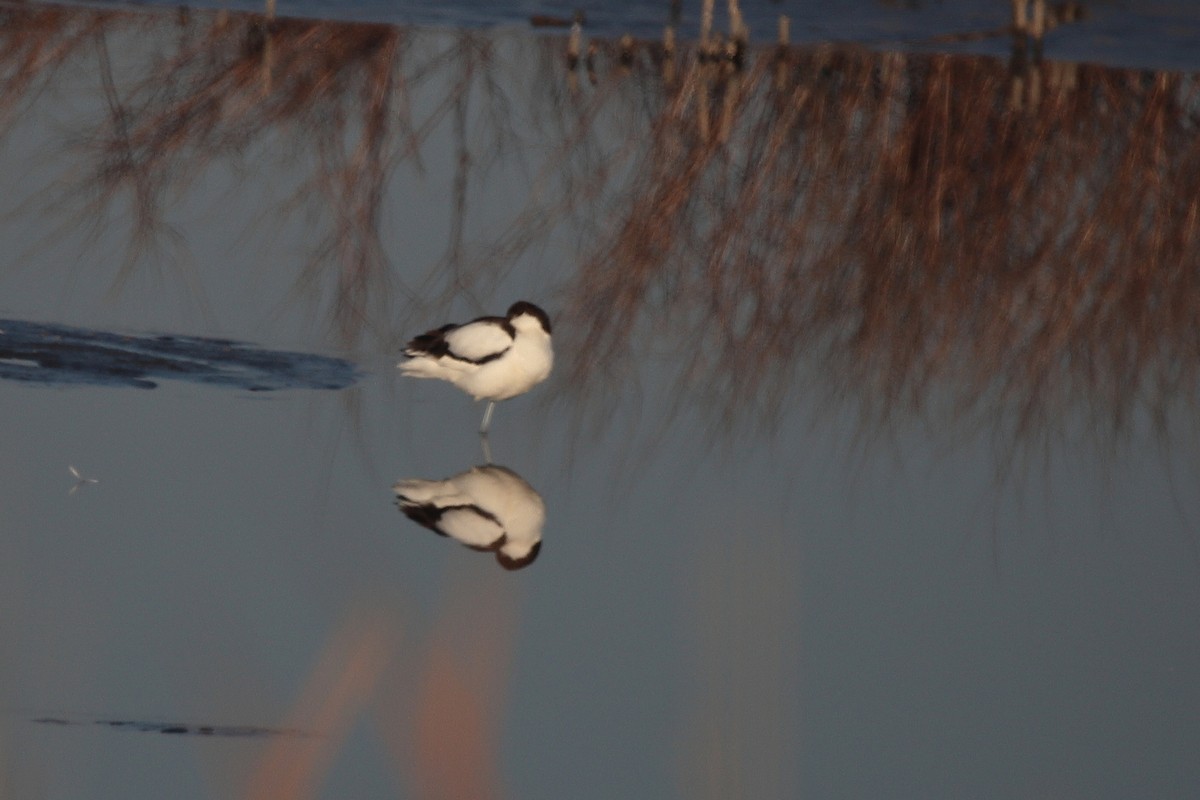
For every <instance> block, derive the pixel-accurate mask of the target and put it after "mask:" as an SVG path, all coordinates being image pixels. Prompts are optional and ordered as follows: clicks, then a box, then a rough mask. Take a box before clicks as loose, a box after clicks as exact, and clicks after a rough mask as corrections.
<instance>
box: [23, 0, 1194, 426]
mask: <svg viewBox="0 0 1200 800" xmlns="http://www.w3.org/2000/svg"><path fill="white" fill-rule="evenodd" d="M1071 5H1072V4H1067V6H1071ZM711 6H712V3H709V4H708V8H709V10H710V11H711ZM1018 6H1020V10H1018ZM736 8H737V4H736V3H733V4H730V8H729V12H728V17H729V24H730V25H731V28H730V33H729V35H728V36H727V37H723V36H722V35H721V34H720V33H718V32H716V31H715V30H714V29H713V28H714V23H713V22H712V21H711V19H708V21H707V22H706V24H705V27H704V36H703V38H702V40H701V41H700V42H698V43H694V44H685V43H681V42H677V41H676V39H675V36H674V34H673V32H672V30H671V29H670V28H668V30H667V32H666V34H665V35H664V37H663V41H661V42H649V41H636V40H633V39H631V38H629V37H623V38H622V39H620V40H617V41H609V40H592V41H590V42H588V43H587V44H586V46H585V45H584V43H583V41H582V38H581V36H582V35H581V33H580V30H579V29H578V28H577V29H576V30H575V31H573V32H572V33H571V34H570V35H569V36H564V37H562V38H548V37H537V38H531V39H529V40H528V41H530V42H533V43H534V48H533V52H532V53H530V48H527V47H526V48H523V50H522V53H521V56H522V59H523V61H522V64H520V65H518V64H514V63H512V62H511V61H507V60H503V59H500V58H498V57H497V44H496V43H497V42H498V41H501V40H502V39H501V35H499V34H496V35H493V34H483V33H471V32H462V33H454V34H450V35H446V34H442V35H440V37H438V38H436V39H435V41H434V44H433V45H429V41H430V40H428V39H426V40H422V39H421V38H420V36H419V35H418V34H417V33H415V32H413V31H410V30H406V29H403V28H396V27H390V26H384V25H367V24H351V23H335V22H323V21H303V20H286V19H267V18H263V17H258V16H255V15H249V14H233V13H228V12H221V13H218V14H200V13H181V14H178V15H174V16H164V15H139V14H132V13H124V12H120V13H118V12H97V11H86V10H72V11H65V10H60V9H43V8H36V9H35V8H34V7H29V8H23V7H18V8H12V9H9V10H8V12H7V21H6V26H5V31H4V34H3V40H2V42H3V47H2V48H0V68H2V69H3V72H2V73H0V74H3V75H4V76H5V77H4V81H3V84H2V86H0V109H6V110H11V109H16V108H18V107H19V106H20V103H21V102H24V101H25V100H24V99H25V98H28V97H30V96H31V95H32V93H33V92H34V91H35V87H36V86H37V85H38V82H39V81H42V82H45V81H50V80H51V77H50V76H51V75H52V74H53V73H54V72H55V70H56V69H58V68H59V67H60V66H61V65H62V64H64V63H66V62H67V61H69V60H70V58H71V57H72V54H74V55H75V57H77V58H80V59H83V58H93V57H96V58H99V64H100V67H101V69H100V73H101V74H102V75H104V76H108V77H106V78H105V80H104V84H105V92H106V96H107V105H108V108H109V114H108V119H107V121H106V122H105V123H104V124H103V125H101V126H100V127H98V128H97V129H96V130H95V131H93V132H92V135H91V136H90V137H89V138H90V141H91V146H92V148H93V152H94V154H95V160H94V162H93V169H92V170H91V172H90V175H89V177H88V178H87V180H86V184H87V192H86V196H87V197H90V198H93V203H92V206H91V208H92V210H93V211H94V212H95V213H97V214H102V213H109V212H112V211H113V210H114V209H119V203H118V202H117V199H118V198H119V197H130V198H132V206H133V208H134V209H135V213H134V214H133V217H134V222H133V223H132V227H133V234H132V241H133V244H132V246H131V249H130V253H131V256H130V258H129V259H128V261H127V264H126V268H125V270H124V271H123V273H122V275H121V276H119V278H118V285H119V284H120V282H121V281H122V280H124V279H125V278H126V277H127V275H128V272H129V271H130V270H132V269H134V267H135V265H136V264H137V263H138V262H139V258H140V254H142V253H143V252H144V251H145V249H146V246H147V243H151V242H162V241H164V240H167V241H169V240H171V238H172V237H173V236H176V235H177V234H176V233H175V232H174V230H173V229H172V228H171V226H170V225H167V224H166V223H165V222H164V218H163V216H162V214H163V209H164V207H165V206H166V205H167V203H168V200H169V198H172V197H176V196H178V195H179V194H180V193H183V192H185V191H186V190H187V189H188V188H189V187H191V186H192V185H193V184H194V183H196V182H197V179H198V178H199V177H200V176H201V175H203V174H204V171H205V169H207V168H208V166H209V165H211V164H212V163H214V162H215V161H216V160H217V159H222V158H229V159H234V160H235V161H236V160H237V159H239V158H242V159H244V158H246V157H247V155H248V154H252V155H253V156H254V157H260V156H261V157H270V158H276V159H279V160H280V162H281V163H282V162H287V163H288V164H289V165H290V170H291V171H290V172H289V173H288V174H292V175H294V174H297V170H296V165H301V166H302V167H303V165H305V164H308V166H309V167H311V168H310V169H308V170H307V171H305V169H303V168H302V169H301V170H300V171H299V173H298V174H300V175H302V176H307V177H302V178H301V179H300V180H299V182H298V184H297V186H296V187H295V191H294V194H293V196H292V197H291V198H290V199H289V200H287V201H286V202H284V203H283V205H282V207H281V208H277V209H269V210H266V211H264V216H266V215H268V214H288V213H293V212H296V211H297V210H298V209H301V208H309V209H310V210H311V207H310V206H309V205H308V204H309V203H310V202H311V201H312V198H314V197H316V198H319V203H318V205H319V206H320V208H321V209H322V210H323V212H324V213H323V217H322V218H323V219H325V220H328V227H327V229H326V230H325V232H324V234H322V235H323V236H324V239H323V240H322V241H321V243H320V244H319V245H318V246H316V247H315V248H314V249H313V251H312V252H313V256H312V258H311V261H310V263H308V264H307V265H306V266H305V267H304V268H303V269H302V270H300V272H299V274H298V275H297V278H296V282H295V285H296V287H297V297H298V298H305V299H306V302H309V303H310V304H312V306H313V307H315V308H318V309H320V310H321V311H322V312H323V313H324V314H325V315H326V317H327V319H328V320H329V321H330V324H331V327H332V328H334V329H335V330H336V331H337V334H338V338H339V340H340V341H341V342H343V343H346V344H353V343H356V342H358V341H360V340H361V339H362V338H363V337H364V336H367V335H370V336H373V337H374V338H375V339H376V340H377V341H382V342H389V341H395V340H396V337H395V336H394V335H393V331H394V330H396V326H397V322H396V320H395V317H396V315H395V314H394V313H393V312H394V310H395V309H394V308H393V301H394V300H396V299H397V298H404V311H405V314H406V315H412V314H415V315H418V316H420V315H422V313H423V311H424V310H427V309H429V308H442V307H445V306H447V305H449V304H450V303H451V302H456V301H457V299H458V298H464V297H465V298H467V302H469V303H472V304H475V299H477V298H479V297H480V296H482V295H485V294H487V293H488V292H489V291H490V287H494V286H496V285H498V282H499V281H500V280H501V278H502V277H503V276H504V275H507V274H508V272H509V270H511V268H512V267H513V266H514V265H515V264H517V263H518V262H519V261H522V260H523V259H525V260H534V259H536V258H537V255H536V254H537V253H538V252H539V249H540V248H542V247H545V246H546V245H547V243H548V242H550V241H551V240H554V239H558V240H560V241H561V239H562V237H563V236H564V235H567V236H572V237H574V239H575V240H577V241H579V242H580V252H581V255H580V259H579V263H578V265H577V267H576V268H575V271H574V272H573V273H572V274H570V275H567V276H562V275H558V276H555V280H556V281H557V282H558V284H557V285H558V287H559V288H558V291H559V295H560V298H561V299H562V308H561V313H562V316H563V318H564V319H569V320H571V324H570V325H564V326H563V336H562V339H563V340H564V341H563V344H564V351H565V353H566V354H567V357H565V358H563V359H562V363H563V365H565V368H564V369H563V370H562V371H561V374H560V376H559V378H560V380H559V386H560V387H561V388H562V391H563V394H564V395H565V396H566V397H567V398H569V400H570V402H572V403H575V404H576V406H575V407H576V408H579V409H584V408H590V409H592V412H591V415H592V418H593V419H597V418H598V419H602V418H603V416H604V412H603V409H608V408H611V407H612V402H611V401H612V398H613V395H614V393H617V392H620V391H622V381H621V380H614V378H617V379H620V378H624V377H628V376H629V375H630V371H631V370H632V369H633V367H632V366H631V365H633V364H640V363H646V362H647V361H648V360H653V361H654V363H656V364H659V365H668V366H667V367H666V368H667V370H668V371H669V373H670V376H671V379H672V381H673V383H674V391H675V398H676V403H675V407H680V406H682V405H697V406H699V407H701V408H703V409H704V410H706V411H707V412H708V414H709V418H710V420H711V421H712V422H713V425H714V427H717V428H726V429H728V428H732V427H737V426H744V425H749V426H754V427H759V428H762V429H766V430H770V429H773V428H774V427H775V425H776V424H777V423H778V422H779V420H780V419H781V418H783V417H784V416H785V415H787V414H789V413H791V411H792V410H793V409H794V408H796V407H797V405H798V404H800V403H801V402H805V403H807V404H810V405H811V404H812V403H814V402H815V403H817V404H820V403H821V402H824V403H826V404H828V405H829V406H831V407H838V408H842V407H844V406H845V405H846V404H847V402H849V403H851V404H853V405H855V406H856V407H858V408H859V409H860V411H861V413H862V415H863V420H864V426H865V429H866V430H878V429H880V428H884V429H886V428H888V427H889V426H891V425H893V424H895V423H897V422H900V421H912V420H929V419H938V420H945V419H948V418H953V419H954V420H956V421H957V422H958V423H959V424H961V425H965V426H985V427H990V428H992V429H994V430H995V431H996V432H997V433H998V434H999V435H1001V436H1002V437H1004V438H1006V439H1007V438H1009V437H1014V436H1015V437H1016V438H1017V439H1020V440H1028V441H1038V440H1041V439H1044V438H1045V437H1046V436H1048V435H1051V434H1053V433H1054V432H1055V431H1058V430H1060V429H1061V428H1062V427H1063V426H1064V425H1065V424H1066V423H1065V420H1067V419H1068V418H1070V417H1072V415H1073V414H1074V413H1076V412H1082V413H1083V414H1084V415H1085V419H1086V423H1085V425H1084V427H1085V428H1086V429H1088V430H1089V431H1092V432H1099V433H1101V434H1102V435H1103V436H1104V437H1113V436H1116V437H1119V436H1121V435H1123V434H1124V432H1126V431H1127V430H1128V428H1129V426H1130V425H1131V424H1133V421H1134V419H1135V417H1137V415H1138V414H1140V413H1145V414H1146V415H1147V416H1148V417H1149V418H1150V419H1151V420H1152V421H1153V423H1154V424H1155V425H1157V426H1159V428H1160V429H1165V426H1166V424H1167V417H1168V415H1169V413H1170V411H1171V409H1172V406H1173V404H1174V403H1177V402H1179V401H1181V400H1183V401H1185V402H1188V403H1190V402H1192V400H1193V399H1194V397H1195V389H1196V385H1197V377H1198V375H1197V365H1198V364H1200V340H1198V339H1197V337H1196V335H1195V331H1196V330H1197V319H1198V317H1200V313H1198V312H1200V292H1198V289H1200V287H1198V286H1197V282H1200V270H1198V269H1197V267H1198V266H1200V265H1198V264H1197V261H1196V256H1195V253H1196V252H1197V238H1198V234H1197V225H1198V223H1197V219H1198V216H1200V207H1198V204H1200V200H1197V198H1198V197H1200V145H1198V144H1197V140H1196V137H1195V136H1194V133H1195V130H1196V126H1197V113H1196V110H1197V98H1196V87H1197V84H1196V81H1195V79H1194V78H1193V77H1192V76H1189V75H1183V74H1176V73H1167V72H1147V71H1134V70H1121V69H1112V68H1107V67H1099V66H1089V65H1082V64H1066V63H1056V62H1049V61H1042V60H1041V58H1040V53H1041V36H1042V34H1043V32H1044V29H1045V28H1046V27H1047V26H1048V24H1049V23H1048V22H1047V20H1048V19H1049V21H1051V22H1053V21H1056V20H1057V19H1058V17H1055V16H1053V15H1051V16H1050V17H1047V14H1050V12H1051V11H1053V12H1054V13H1055V14H1059V16H1062V14H1060V13H1059V11H1057V10H1055V9H1050V10H1047V8H1046V6H1045V4H1044V3H1041V2H1035V3H1034V4H1033V6H1032V7H1031V9H1032V10H1029V11H1026V10H1025V4H1024V3H1017V4H1014V28H1013V29H1012V30H1013V31H1014V34H1013V54H1014V55H1013V58H1012V60H1011V61H1010V62H1009V63H1004V62H1003V61H1001V60H997V59H990V58H980V57H967V56H949V55H924V54H921V55H918V54H902V53H877V52H870V51H866V50H860V49H855V48H853V47H832V46H819V47H810V48H795V47H790V46H788V45H787V44H786V38H787V35H788V26H787V20H786V18H783V19H781V23H780V39H781V42H780V44H778V45H775V46H773V47H767V48H751V47H748V46H747V45H746V44H745V31H744V30H739V28H738V20H739V19H740V17H739V16H738V15H737V14H735V13H734V12H735V11H736ZM1064 8H1065V7H1064ZM1067 11H1070V9H1069V8H1068V9H1067ZM1063 13H1066V12H1063ZM1022 15H1024V16H1022ZM1029 15H1032V16H1029ZM1070 18H1071V17H1070V16H1066V17H1063V19H1066V20H1068V21H1069V19H1070ZM1023 19H1024V20H1025V22H1024V23H1022V20H1023ZM1022 24H1024V25H1025V27H1022ZM134 28H137V29H139V30H145V29H151V28H153V29H155V30H157V31H158V32H159V34H160V35H159V37H158V39H157V44H156V47H157V48H159V51H157V52H154V53H153V54H152V57H150V58H148V59H146V64H148V65H151V66H152V68H149V67H148V66H146V65H142V67H141V72H138V68H137V67H136V65H135V67H134V68H133V69H132V71H133V73H134V74H135V77H134V78H132V79H130V78H128V74H129V73H130V71H131V68H130V66H129V65H125V67H124V68H123V69H116V68H114V67H112V66H111V65H110V64H109V61H110V59H111V58H112V55H111V54H110V53H109V52H108V50H107V49H106V47H105V45H104V43H105V42H106V41H107V40H109V39H111V38H112V37H113V36H115V34H116V32H117V31H118V30H122V31H128V30H131V29H134ZM168 30H171V31H174V33H173V35H172V36H170V37H167V36H165V35H163V34H164V33H165V32H166V31H168ZM1031 38H1032V41H1033V42H1034V46H1030V41H1031ZM422 42H424V44H422ZM97 54H98V55H97ZM530 65H532V68H533V69H534V70H535V75H536V78H537V79H536V81H534V84H535V85H534V88H528V89H525V87H522V89H523V91H517V89H516V88H514V86H513V85H512V84H513V82H514V81H526V80H527V77H526V76H527V75H528V73H527V72H522V71H521V69H524V68H526V67H529V66H530ZM518 67H520V69H518ZM581 71H582V72H583V73H584V74H585V75H586V76H587V80H586V81H580V80H579V79H578V78H579V73H580V72H581ZM121 76H126V77H121ZM422 86H424V87H425V88H429V87H436V89H437V95H438V98H439V99H438V102H436V103H434V104H432V105H431V104H430V103H429V102H427V101H428V100H429V97H428V96H423V99H424V100H425V101H426V102H422V103H415V102H414V99H415V98H416V97H417V94H416V90H417V88H418V87H422ZM518 103H525V104H527V106H528V108H514V106H515V104H518ZM9 113H11V111H10V112H9ZM518 120H519V121H518ZM439 132H447V133H449V134H450V135H451V137H452V141H453V145H452V148H453V150H454V152H455V154H456V163H457V166H456V167H455V169H454V171H453V173H454V174H453V175H452V177H451V178H450V182H451V187H450V195H451V197H452V201H451V207H450V209H449V212H448V218H449V234H448V238H447V244H446V248H445V255H444V257H443V258H441V259H440V260H438V261H437V262H436V263H432V264H425V265H418V266H416V267H415V272H414V271H413V268H412V267H411V266H410V267H409V268H407V271H406V272H405V273H404V274H405V275H406V277H405V278H404V279H401V278H400V277H399V275H400V274H401V272H400V271H399V270H398V269H397V268H396V265H395V264H394V262H395V261H396V259H397V254H396V252H395V250H394V248H395V246H396V244H395V243H394V242H389V241H385V239H384V238H382V236H381V231H384V230H386V228H387V224H386V214H387V213H388V211H387V198H388V196H389V192H390V191H391V189H390V187H391V181H393V179H394V173H395V172H396V169H397V167H398V166H399V165H400V164H409V165H414V166H418V167H419V166H420V164H421V163H422V158H423V155H425V153H426V149H427V142H428V140H429V139H430V137H431V136H434V135H437V134H438V133H439ZM269 133H270V134H271V135H268V134H269ZM276 133H277V134H278V135H275V134H276ZM500 157H512V158H514V159H516V160H518V161H522V160H523V163H527V166H528V168H529V169H528V172H527V174H528V175H529V182H528V186H527V187H523V190H522V191H523V192H524V194H522V195H520V196H522V197H527V198H528V199H527V201H526V202H525V204H524V205H523V206H520V204H515V206H517V207H514V208H512V209H511V210H510V211H509V216H508V223H507V226H506V227H502V228H501V229H499V230H496V229H493V230H490V231H488V232H486V233H485V234H483V235H482V236H475V235H473V232H472V229H471V228H470V226H469V224H468V223H469V218H468V211H467V210H468V206H469V205H470V203H471V202H472V200H473V198H474V197H475V196H476V194H478V193H482V194H484V195H485V196H486V195H487V192H489V191H494V189H495V187H491V188H490V189H489V185H488V182H487V180H486V173H487V169H488V166H489V165H490V164H491V163H492V161H493V160H494V159H496V158H500ZM267 168H268V169H269V168H270V167H267ZM414 274H415V275H417V276H421V275H422V274H423V277H417V278H413V277H412V276H413V275H414ZM404 324H407V317H406V318H405V320H404ZM813 394H816V395H817V398H816V400H814V399H813V397H812V395H813ZM997 412H999V413H997ZM997 420H999V422H997Z"/></svg>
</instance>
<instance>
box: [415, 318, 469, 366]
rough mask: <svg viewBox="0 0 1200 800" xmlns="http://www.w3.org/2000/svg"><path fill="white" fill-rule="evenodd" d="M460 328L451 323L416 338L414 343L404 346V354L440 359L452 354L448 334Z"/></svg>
mask: <svg viewBox="0 0 1200 800" xmlns="http://www.w3.org/2000/svg"><path fill="white" fill-rule="evenodd" d="M457 327H458V326H457V325H455V324H453V323H451V324H449V325H443V326H442V327H440V328H437V329H436V330H432V331H425V333H422V334H421V335H420V336H414V337H413V338H412V341H410V342H409V343H408V344H406V345H405V346H404V354H405V355H408V356H415V355H430V356H433V357H434V358H439V357H441V356H444V355H446V354H448V353H449V352H450V345H449V344H448V343H447V342H446V334H447V333H449V332H450V331H452V330H454V329H455V328H457Z"/></svg>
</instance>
